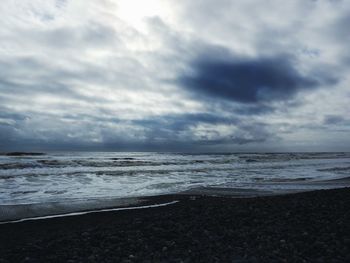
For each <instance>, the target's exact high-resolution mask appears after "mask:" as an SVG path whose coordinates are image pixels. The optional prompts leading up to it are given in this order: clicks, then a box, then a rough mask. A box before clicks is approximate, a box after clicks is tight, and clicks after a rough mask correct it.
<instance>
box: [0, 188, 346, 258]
mask: <svg viewBox="0 0 350 263" xmlns="http://www.w3.org/2000/svg"><path fill="white" fill-rule="evenodd" d="M174 200H179V202H177V203H175V204H172V205H169V206H164V207H155V208H148V209H138V210H124V211H115V212H103V213H92V214H86V215H80V216H74V217H63V218H55V219H46V220H37V221H28V222H22V223H13V224H3V225H0V262H70V263H73V262H101V263H102V262H350V189H349V188H344V189H336V190H320V191H314V192H307V193H298V194H289V195H281V196H265V197H256V198H231V197H229V196H223V197H208V196H201V195H196V196H194V195H172V196H161V197H155V198H153V199H152V200H151V201H152V202H153V203H154V204H157V203H165V202H170V201H174Z"/></svg>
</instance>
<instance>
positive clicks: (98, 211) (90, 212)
mask: <svg viewBox="0 0 350 263" xmlns="http://www.w3.org/2000/svg"><path fill="white" fill-rule="evenodd" d="M178 202H179V201H172V202H168V203H163V204H155V205H145V206H132V207H119V208H107V209H101V210H91V211H84V212H72V213H66V214H58V215H48V216H38V217H28V218H22V219H18V220H12V221H4V222H0V225H3V224H13V223H20V222H26V221H35V220H44V219H51V218H59V217H68V216H80V215H87V214H93V213H103V212H112V211H122V210H136V209H147V208H155V207H163V206H168V205H173V204H176V203H178Z"/></svg>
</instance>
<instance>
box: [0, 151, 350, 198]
mask: <svg viewBox="0 0 350 263" xmlns="http://www.w3.org/2000/svg"><path fill="white" fill-rule="evenodd" d="M348 177H350V153H225V154H218V153H216V154H214V153H210V154H208V153H196V154H189V153H146V152H145V153H140V152H125V153H122V152H56V153H45V154H44V155H40V156H34V155H32V156H6V155H1V156H0V205H16V204H37V203H47V202H70V201H77V200H90V199H101V200H103V199H106V198H125V197H142V196H151V195H159V194H169V193H178V192H182V191H186V190H189V189H193V188H201V187H212V188H235V189H257V190H276V189H296V190H309V189H320V188H332V187H341V186H345V185H346V184H347V183H346V180H339V179H341V178H348ZM337 180H339V182H342V183H338V184H331V183H329V182H335V181H337ZM322 182H323V183H322ZM327 182H328V183H327Z"/></svg>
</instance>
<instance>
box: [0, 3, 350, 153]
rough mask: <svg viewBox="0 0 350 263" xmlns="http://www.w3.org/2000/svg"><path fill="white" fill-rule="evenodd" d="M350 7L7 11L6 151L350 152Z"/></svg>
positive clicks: (0, 109)
mask: <svg viewBox="0 0 350 263" xmlns="http://www.w3.org/2000/svg"><path fill="white" fill-rule="evenodd" d="M349 28H350V1H349V0H318V1H316V0H312V1H311V0H286V1H280V0H266V1H260V0H245V1H241V0H193V1H192V0H191V1H188V0H147V1H146V0H2V1H1V5H0V152H1V151H14V150H16V151H17V150H23V151H28V150H32V151H34V150H41V151H56V150H65V151H75V150H96V151H213V152H237V151H350V114H349V113H350V46H349V43H350V31H349Z"/></svg>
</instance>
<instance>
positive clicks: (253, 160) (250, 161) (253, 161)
mask: <svg viewBox="0 0 350 263" xmlns="http://www.w3.org/2000/svg"><path fill="white" fill-rule="evenodd" d="M245 161H246V162H247V163H256V162H258V160H255V159H247V160H245Z"/></svg>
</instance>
